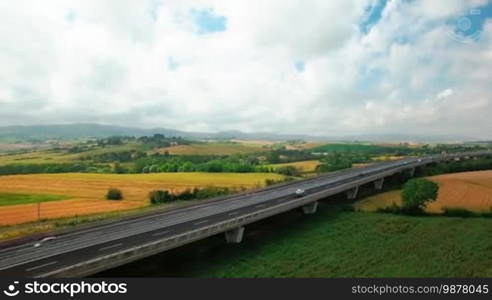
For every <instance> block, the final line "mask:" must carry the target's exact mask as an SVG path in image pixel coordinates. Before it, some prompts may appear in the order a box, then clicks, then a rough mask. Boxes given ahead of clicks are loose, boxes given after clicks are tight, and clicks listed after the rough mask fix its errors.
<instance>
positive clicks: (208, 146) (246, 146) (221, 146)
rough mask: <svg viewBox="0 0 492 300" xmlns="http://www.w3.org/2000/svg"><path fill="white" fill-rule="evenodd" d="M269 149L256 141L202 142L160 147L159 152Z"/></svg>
mask: <svg viewBox="0 0 492 300" xmlns="http://www.w3.org/2000/svg"><path fill="white" fill-rule="evenodd" d="M267 150H268V148H267V147H266V146H262V145H258V144H254V143H251V144H250V143H201V144H191V145H178V146H172V147H165V148H160V149H158V152H159V153H165V152H168V153H169V154H171V155H231V154H245V153H255V152H262V151H267Z"/></svg>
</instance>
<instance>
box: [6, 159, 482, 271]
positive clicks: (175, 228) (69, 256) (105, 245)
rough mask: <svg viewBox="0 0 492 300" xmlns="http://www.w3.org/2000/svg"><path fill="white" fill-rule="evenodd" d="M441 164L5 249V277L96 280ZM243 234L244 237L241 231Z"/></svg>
mask: <svg viewBox="0 0 492 300" xmlns="http://www.w3.org/2000/svg"><path fill="white" fill-rule="evenodd" d="M490 154H491V153H490V152H476V153H463V154H460V155H459V156H458V155H457V156H452V157H451V156H448V157H447V158H446V159H447V160H451V159H457V158H458V157H460V158H472V157H476V156H482V155H490ZM442 160H443V158H442V157H441V156H439V155H437V156H427V157H421V158H406V159H403V160H398V161H393V162H386V163H380V164H375V165H371V166H368V167H365V168H359V169H349V170H345V171H341V172H336V173H333V174H329V175H324V176H320V177H315V178H311V179H306V180H302V181H296V182H293V183H289V184H286V185H280V186H274V187H270V188H266V189H263V190H258V191H255V192H252V193H246V194H241V195H236V196H230V197H226V198H224V199H221V200H218V201H212V202H207V203H204V204H199V205H195V206H191V207H187V208H183V209H177V210H173V211H168V212H162V213H157V214H151V215H145V216H140V217H136V218H129V219H124V220H118V221H114V222H111V223H107V224H102V225H97V226H94V227H90V228H86V229H80V230H76V231H73V232H69V233H65V234H62V235H60V236H57V237H56V239H54V240H51V241H47V242H45V243H42V245H41V246H39V247H35V246H34V243H33V242H30V243H25V244H21V245H17V246H13V247H9V248H5V249H0V276H1V277H79V276H87V275H91V274H94V273H96V272H100V271H102V270H105V269H109V268H112V267H115V266H118V265H122V264H124V263H128V262H131V261H134V260H137V259H141V258H143V257H147V256H150V255H153V254H156V253H159V252H162V251H165V250H168V249H172V248H176V247H179V246H181V245H185V244H187V243H191V242H193V241H196V240H200V239H203V238H207V237H209V236H212V235H215V234H218V233H224V232H225V233H226V234H227V232H232V233H233V234H236V233H237V232H236V231H234V230H237V229H238V228H244V227H243V226H245V225H247V224H249V223H252V222H255V221H257V220H260V219H264V218H267V217H269V216H272V215H275V214H279V213H282V212H285V211H288V210H291V209H295V208H300V207H309V205H311V207H312V204H313V203H315V202H316V201H318V200H321V199H324V198H326V197H327V196H329V195H333V194H336V193H339V192H345V191H349V192H350V191H351V190H352V191H355V194H354V195H355V196H356V194H357V190H358V187H359V186H360V185H362V184H366V183H370V182H375V181H376V180H381V179H383V178H384V177H388V176H391V175H394V174H397V173H401V172H405V171H410V172H413V171H415V168H417V167H421V166H425V165H427V164H430V163H436V162H440V161H442ZM381 184H382V181H381ZM297 189H303V190H305V194H304V195H303V196H302V197H298V196H296V194H295V192H296V190H297ZM349 197H350V196H349ZM316 203H317V202H316ZM315 208H316V207H314V209H315ZM313 212H314V211H313ZM240 234H241V237H242V231H241V232H240ZM236 235H237V234H236ZM236 237H239V236H236ZM241 237H239V240H238V241H240V240H241Z"/></svg>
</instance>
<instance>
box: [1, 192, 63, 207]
mask: <svg viewBox="0 0 492 300" xmlns="http://www.w3.org/2000/svg"><path fill="white" fill-rule="evenodd" d="M67 198H68V197H67V196H63V195H29V194H13V193H0V206H6V205H18V204H27V203H38V202H47V201H56V200H63V199H67Z"/></svg>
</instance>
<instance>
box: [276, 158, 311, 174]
mask: <svg viewBox="0 0 492 300" xmlns="http://www.w3.org/2000/svg"><path fill="white" fill-rule="evenodd" d="M319 164H320V162H319V161H318V160H306V161H296V162H291V163H283V164H271V165H267V167H269V168H274V169H276V168H280V167H285V166H292V167H296V168H297V169H298V170H300V171H301V172H303V173H312V172H314V171H315V170H316V167H317V166H318V165H319Z"/></svg>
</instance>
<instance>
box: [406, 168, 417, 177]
mask: <svg viewBox="0 0 492 300" xmlns="http://www.w3.org/2000/svg"><path fill="white" fill-rule="evenodd" d="M415 169H416V168H411V169H409V170H408V175H410V177H413V176H414V175H415Z"/></svg>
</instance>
